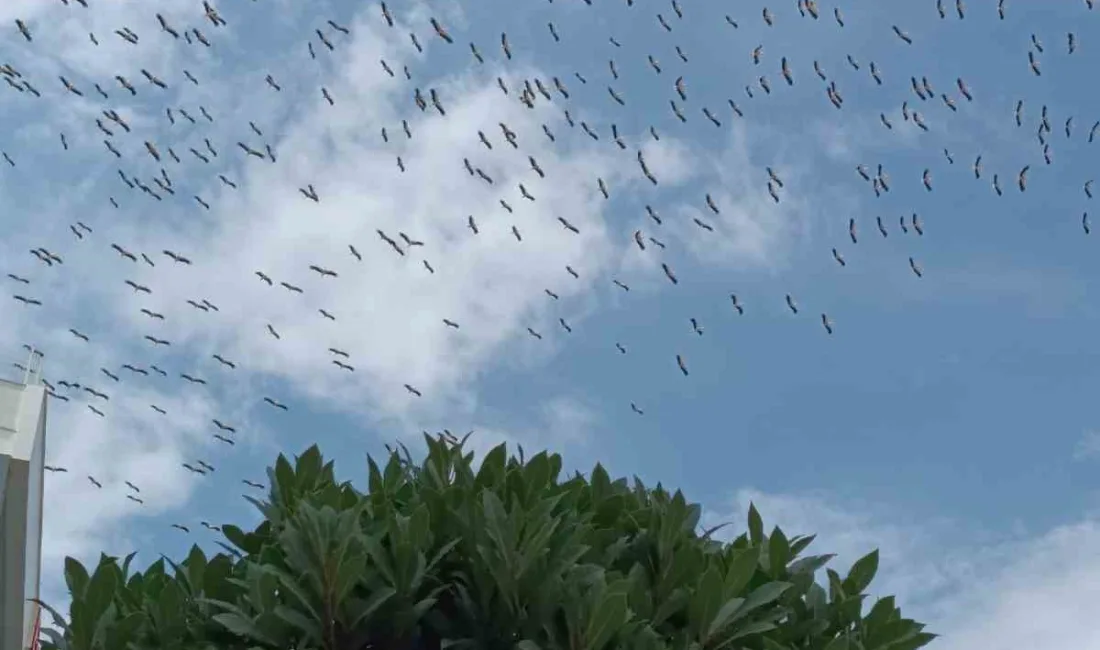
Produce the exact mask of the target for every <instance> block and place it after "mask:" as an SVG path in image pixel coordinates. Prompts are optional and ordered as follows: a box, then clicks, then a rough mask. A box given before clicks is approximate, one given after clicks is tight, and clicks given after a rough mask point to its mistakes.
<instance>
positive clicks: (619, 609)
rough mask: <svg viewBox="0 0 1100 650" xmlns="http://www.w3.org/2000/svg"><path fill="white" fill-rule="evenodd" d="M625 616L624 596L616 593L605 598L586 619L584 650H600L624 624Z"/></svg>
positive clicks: (626, 613)
mask: <svg viewBox="0 0 1100 650" xmlns="http://www.w3.org/2000/svg"><path fill="white" fill-rule="evenodd" d="M627 616H628V610H627V606H626V595H625V594H622V593H616V594H611V595H609V596H608V597H606V598H605V599H604V600H603V602H601V603H600V604H599V606H598V607H597V608H596V609H595V611H593V612H592V616H591V618H589V619H588V626H587V627H586V628H585V632H584V639H585V649H586V650H602V648H603V647H604V646H605V645H607V643H608V641H610V640H611V639H612V638H613V637H614V636H615V634H616V633H617V632H618V631H619V629H620V628H622V626H623V624H624V623H626V619H627Z"/></svg>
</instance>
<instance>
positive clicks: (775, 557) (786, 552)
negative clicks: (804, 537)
mask: <svg viewBox="0 0 1100 650" xmlns="http://www.w3.org/2000/svg"><path fill="white" fill-rule="evenodd" d="M790 555H791V545H790V542H788V541H787V536H786V535H784V534H783V531H782V530H780V529H779V526H776V527H775V528H774V529H773V530H772V534H771V537H769V538H768V561H769V563H770V564H771V574H772V577H773V578H781V577H783V573H784V570H785V569H786V568H787V562H788V561H789V560H790Z"/></svg>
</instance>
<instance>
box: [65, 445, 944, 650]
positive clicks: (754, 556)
mask: <svg viewBox="0 0 1100 650" xmlns="http://www.w3.org/2000/svg"><path fill="white" fill-rule="evenodd" d="M426 440H427V445H428V453H427V456H426V458H425V459H424V460H423V461H422V462H420V463H415V462H414V461H413V459H412V458H411V457H410V455H409V453H408V451H407V450H404V448H402V449H403V453H399V452H393V453H391V454H390V456H389V459H388V462H387V463H386V465H385V466H384V467H380V466H379V465H378V464H376V463H375V461H374V460H373V459H371V458H368V459H367V476H368V491H367V492H366V493H362V492H359V491H357V490H356V489H355V488H353V487H352V485H351V484H350V483H338V482H337V481H336V480H335V478H334V475H333V468H332V463H331V462H330V463H325V461H324V459H323V458H322V456H321V453H320V452H319V451H318V449H317V448H316V447H315V446H314V447H310V448H309V449H308V450H306V451H305V452H304V453H303V454H302V455H301V456H299V457H297V458H296V459H295V462H294V463H293V464H292V463H291V462H290V461H289V460H287V458H285V457H284V456H279V458H278V460H277V461H276V463H275V466H274V468H270V469H268V476H269V478H270V492H269V495H268V497H267V500H266V501H259V500H253V503H254V505H255V506H256V507H257V508H259V510H260V511H261V512H262V513H263V516H264V521H263V522H262V523H261V524H260V525H259V526H258V527H257V528H256V529H255V530H252V531H244V530H241V529H240V528H238V527H236V526H232V525H226V526H223V527H222V531H223V534H224V536H225V539H226V541H227V542H228V543H221V542H219V544H221V546H222V548H224V549H225V551H226V552H224V553H218V554H217V555H214V556H213V557H207V556H206V555H205V554H204V553H203V551H202V550H200V549H199V548H198V547H197V546H196V547H193V548H192V549H191V551H190V553H189V554H188V555H187V557H186V558H185V559H183V560H182V561H181V562H173V561H172V560H170V559H168V558H162V559H160V560H157V561H156V562H154V563H152V564H151V565H150V566H149V567H148V568H147V569H146V570H145V571H144V572H131V569H130V564H131V561H132V560H133V558H134V555H130V556H128V557H126V558H125V559H122V560H121V561H120V560H119V559H118V558H113V557H110V556H106V555H104V556H101V558H100V561H99V564H98V566H97V567H96V568H95V570H94V571H92V572H91V573H89V572H88V571H87V570H86V569H85V568H84V567H83V566H82V565H81V564H80V563H79V562H78V561H76V560H74V559H72V558H67V559H66V561H65V579H66V582H67V584H68V588H69V591H70V594H71V599H72V600H71V606H70V608H69V616H68V619H67V620H65V619H64V618H63V617H62V616H61V615H60V614H59V613H58V612H56V611H55V610H54V609H52V608H49V607H47V610H48V611H49V612H50V614H51V615H52V616H53V619H54V625H55V626H56V627H57V630H45V631H44V632H43V634H44V638H43V647H44V648H47V649H50V650H52V649H55V648H56V649H59V650H119V649H132V650H154V649H156V650H192V649H194V650H207V649H217V650H223V649H225V650H228V649H234V650H235V649H242V650H252V649H257V650H258V649H280V650H286V649H292V648H296V649H299V650H306V649H308V650H322V649H323V650H360V649H366V648H373V649H383V650H398V649H400V650H404V649H411V648H424V649H432V650H434V649H435V648H452V649H454V650H463V649H470V650H497V649H499V650H540V649H541V650H605V649H612V648H624V649H625V648H629V649H631V650H658V649H661V650H664V649H668V650H718V649H721V648H726V649H730V650H738V649H751V650H796V649H808V650H915V649H916V648H920V647H922V646H924V645H926V644H927V643H928V642H929V641H931V640H932V639H933V638H934V635H932V634H928V633H926V632H924V631H923V627H924V626H923V625H921V624H920V623H917V622H915V621H912V620H909V619H906V618H903V617H902V615H901V611H900V609H898V608H897V607H896V606H895V604H894V599H893V598H892V597H889V598H882V599H880V600H878V601H877V602H876V603H875V604H874V605H873V606H872V607H870V608H869V611H867V612H866V613H864V611H863V610H864V600H865V599H866V598H867V596H866V595H865V594H864V591H865V590H866V588H867V587H868V585H869V584H870V582H871V580H872V578H874V575H875V572H876V570H877V568H878V552H877V551H875V552H872V553H871V554H869V555H867V556H866V557H864V558H862V559H860V560H859V561H858V562H856V563H855V565H854V566H853V567H852V569H851V571H849V572H848V573H847V575H846V576H844V577H842V576H841V575H840V574H839V573H837V572H835V571H833V570H831V569H827V570H826V574H825V576H824V577H825V579H824V580H822V584H823V585H826V586H822V584H818V582H816V581H815V575H816V574H817V573H818V571H819V570H820V569H822V568H824V567H825V564H826V563H827V562H828V561H829V560H830V559H831V557H832V556H831V555H805V554H804V552H805V551H806V549H807V547H808V546H809V545H810V543H811V542H812V541H813V539H814V538H813V536H795V537H787V535H785V534H784V533H783V531H781V530H780V529H779V528H774V529H772V531H771V532H770V534H769V533H766V532H765V528H764V523H763V521H762V519H761V517H760V514H759V513H758V512H757V511H756V509H755V508H754V507H750V509H749V513H748V530H747V532H745V533H744V534H742V535H740V536H739V537H737V538H736V539H734V540H733V541H732V542H728V543H722V542H718V541H715V540H713V539H712V538H711V534H712V533H713V532H714V531H713V530H711V531H708V532H706V533H704V534H698V533H697V532H696V531H697V529H698V524H699V518H700V514H701V509H700V507H699V506H698V505H696V504H691V503H688V502H687V501H686V500H685V499H684V497H683V495H682V494H680V492H678V491H677V492H676V493H674V494H670V493H669V492H668V491H666V490H664V489H663V488H661V487H660V485H658V486H657V487H656V488H655V489H650V488H647V487H645V486H644V485H643V484H642V482H641V481H639V480H638V479H637V478H635V479H634V480H633V482H632V483H631V482H628V481H627V480H626V479H619V480H616V481H612V480H611V478H610V477H609V476H608V474H607V472H606V471H605V470H604V468H603V467H601V466H600V465H596V466H595V468H593V470H592V471H591V472H590V475H589V477H588V478H585V477H582V476H581V475H579V474H577V475H574V476H573V477H572V478H568V479H563V478H560V477H559V475H560V474H561V466H562V461H561V457H560V456H558V455H556V454H548V453H545V452H544V453H540V454H538V455H535V456H533V457H531V458H529V459H524V458H523V456H522V452H521V455H520V456H519V457H515V456H512V457H509V455H508V453H507V451H506V449H505V447H504V446H503V445H502V446H500V447H497V448H495V449H493V450H492V451H490V452H489V453H488V454H487V455H486V456H485V457H484V459H483V460H482V462H481V465H480V467H478V468H477V469H476V471H475V465H474V463H473V456H474V455H473V454H472V453H468V452H466V451H465V450H464V448H463V446H462V444H461V443H460V442H457V441H453V440H447V439H445V438H442V437H439V438H432V437H427V436H426Z"/></svg>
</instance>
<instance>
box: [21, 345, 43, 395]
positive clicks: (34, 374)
mask: <svg viewBox="0 0 1100 650" xmlns="http://www.w3.org/2000/svg"><path fill="white" fill-rule="evenodd" d="M27 349H28V350H30V354H29V355H28V357H27V363H26V370H25V371H24V372H23V384H24V385H26V386H37V385H38V384H39V382H40V380H41V379H42V356H43V355H42V353H41V352H39V351H38V349H37V348H35V347H34V346H28V348H27Z"/></svg>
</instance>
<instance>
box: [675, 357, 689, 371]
mask: <svg viewBox="0 0 1100 650" xmlns="http://www.w3.org/2000/svg"><path fill="white" fill-rule="evenodd" d="M676 365H677V366H678V367H679V368H680V372H681V373H683V375H684V376H685V377H687V376H688V369H687V363H685V362H684V357H683V355H679V354H677V355H676Z"/></svg>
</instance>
